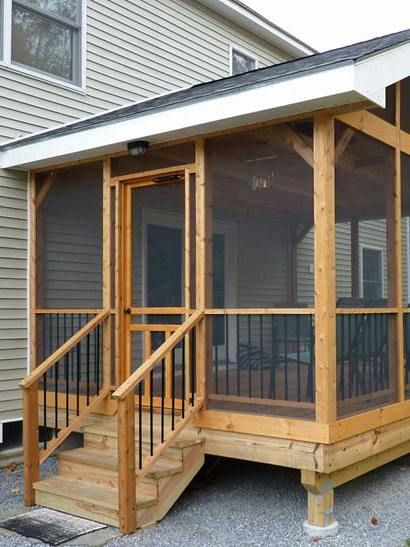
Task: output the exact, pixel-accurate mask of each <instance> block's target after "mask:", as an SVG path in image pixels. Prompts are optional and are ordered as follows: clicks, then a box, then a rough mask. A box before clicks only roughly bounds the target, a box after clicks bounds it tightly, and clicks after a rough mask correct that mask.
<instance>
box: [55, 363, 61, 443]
mask: <svg viewBox="0 0 410 547" xmlns="http://www.w3.org/2000/svg"><path fill="white" fill-rule="evenodd" d="M59 364H60V361H57V363H56V364H55V365H54V367H55V368H56V370H55V373H54V435H55V437H57V435H58V374H57V370H58V366H59Z"/></svg>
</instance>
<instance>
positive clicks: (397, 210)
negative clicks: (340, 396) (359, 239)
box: [388, 82, 406, 401]
mask: <svg viewBox="0 0 410 547" xmlns="http://www.w3.org/2000/svg"><path fill="white" fill-rule="evenodd" d="M401 178H402V172H401V83H400V82H398V83H397V84H396V149H395V169H394V235H395V252H394V260H395V274H396V275H395V280H394V281H395V284H396V294H395V296H396V302H395V306H397V308H398V310H399V311H398V314H397V318H396V331H397V368H396V373H397V399H398V401H404V400H405V398H406V393H405V391H406V378H405V368H404V332H403V331H404V325H403V264H402V260H403V257H402V251H403V248H402V230H401V215H402V211H401V208H402V203H401ZM388 256H389V255H388Z"/></svg>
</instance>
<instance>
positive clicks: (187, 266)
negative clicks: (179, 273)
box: [165, 169, 193, 393]
mask: <svg viewBox="0 0 410 547" xmlns="http://www.w3.org/2000/svg"><path fill="white" fill-rule="evenodd" d="M184 190H185V252H184V261H185V262H184V272H185V274H184V277H185V280H184V281H185V302H184V306H185V308H186V313H185V321H187V320H188V318H189V311H190V309H191V307H192V290H191V264H192V249H191V230H192V229H193V227H192V215H191V202H192V196H191V173H190V171H189V170H188V169H186V170H185V186H184ZM165 338H166V337H165ZM184 344H185V352H184V355H185V359H184V362H183V363H182V366H183V367H185V393H189V386H190V385H191V384H190V372H191V366H190V363H191V351H190V347H191V343H190V337H189V335H188V336H185V340H184Z"/></svg>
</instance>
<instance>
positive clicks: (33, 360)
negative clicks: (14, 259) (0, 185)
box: [28, 172, 37, 372]
mask: <svg viewBox="0 0 410 547" xmlns="http://www.w3.org/2000/svg"><path fill="white" fill-rule="evenodd" d="M28 199H29V215H30V218H29V223H30V224H29V249H30V251H29V253H30V254H29V275H30V277H29V295H28V300H29V306H28V308H29V332H30V342H29V344H30V345H29V361H30V362H29V367H28V368H29V370H30V371H31V372H32V371H33V370H34V368H35V367H36V365H37V321H36V314H35V310H36V307H37V273H36V272H37V268H36V266H37V208H36V176H35V174H34V173H33V172H30V175H29V193H28Z"/></svg>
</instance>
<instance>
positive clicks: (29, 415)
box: [23, 383, 40, 506]
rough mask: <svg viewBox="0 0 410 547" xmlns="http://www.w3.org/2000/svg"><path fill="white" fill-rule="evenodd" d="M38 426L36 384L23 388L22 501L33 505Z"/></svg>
mask: <svg viewBox="0 0 410 547" xmlns="http://www.w3.org/2000/svg"><path fill="white" fill-rule="evenodd" d="M38 445H39V427H38V384H37V383H35V384H33V385H32V386H30V387H29V388H28V389H23V457H24V503H25V505H29V506H31V505H35V503H36V497H35V491H34V488H33V484H34V483H35V482H37V481H38V480H39V477H40V463H39V446H38Z"/></svg>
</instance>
